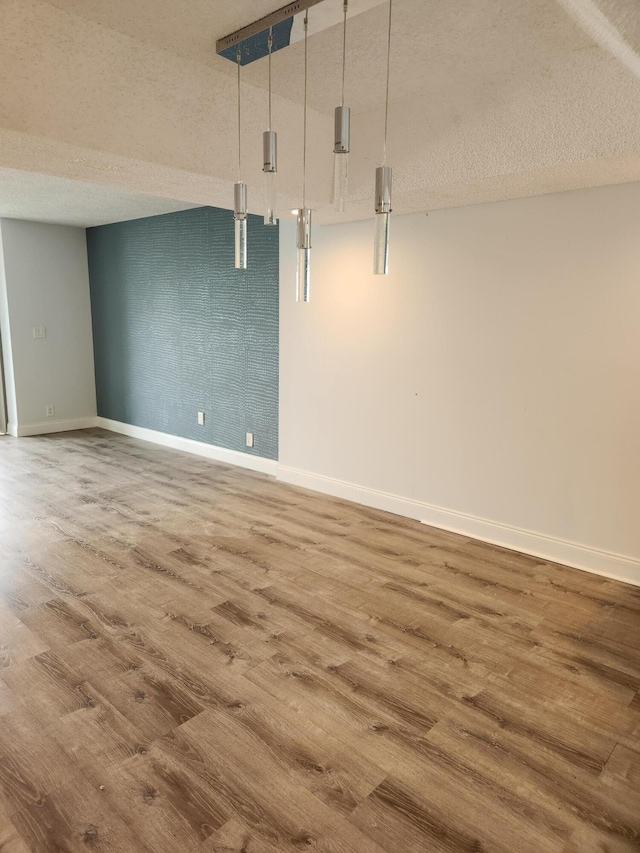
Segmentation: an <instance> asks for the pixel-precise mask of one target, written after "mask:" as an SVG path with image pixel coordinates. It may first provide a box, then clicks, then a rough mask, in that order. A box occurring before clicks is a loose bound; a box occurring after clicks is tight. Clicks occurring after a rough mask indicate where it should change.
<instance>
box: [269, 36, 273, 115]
mask: <svg viewBox="0 0 640 853" xmlns="http://www.w3.org/2000/svg"><path fill="white" fill-rule="evenodd" d="M268 44H269V130H271V51H272V50H273V27H269V40H268Z"/></svg>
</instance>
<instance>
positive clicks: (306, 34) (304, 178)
mask: <svg viewBox="0 0 640 853" xmlns="http://www.w3.org/2000/svg"><path fill="white" fill-rule="evenodd" d="M308 37H309V10H308V9H307V11H306V12H305V13H304V125H303V134H302V207H303V208H306V206H307V69H308V53H309V51H308Z"/></svg>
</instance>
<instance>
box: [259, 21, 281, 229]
mask: <svg viewBox="0 0 640 853" xmlns="http://www.w3.org/2000/svg"><path fill="white" fill-rule="evenodd" d="M268 44H269V129H268V130H265V132H264V133H263V134H262V150H263V165H262V171H263V172H264V205H265V206H264V224H265V225H277V223H278V213H277V209H276V204H277V201H276V196H277V188H276V183H277V177H278V134H277V133H276V132H275V130H272V129H271V53H272V50H273V31H272V29H271V27H269V39H268Z"/></svg>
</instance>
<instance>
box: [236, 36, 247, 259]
mask: <svg viewBox="0 0 640 853" xmlns="http://www.w3.org/2000/svg"><path fill="white" fill-rule="evenodd" d="M241 59H242V55H241V53H240V49H238V52H237V55H236V61H237V63H238V182H237V183H236V184H234V186H233V218H234V220H235V244H236V246H235V249H236V252H235V253H236V263H235V267H236V269H237V270H246V268H247V185H246V184H245V183H243V181H242V169H241V167H242V148H241V138H242V136H241V124H240V118H241V113H240V64H241Z"/></svg>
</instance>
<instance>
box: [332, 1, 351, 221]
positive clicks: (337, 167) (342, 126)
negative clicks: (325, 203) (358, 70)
mask: <svg viewBox="0 0 640 853" xmlns="http://www.w3.org/2000/svg"><path fill="white" fill-rule="evenodd" d="M348 6H349V0H344V5H343V7H342V9H343V13H344V19H343V25H342V101H341V105H340V106H339V107H336V109H335V135H334V146H333V154H334V157H333V163H334V172H333V182H334V183H333V201H334V207H335V211H336V213H344V212H345V211H346V209H347V187H348V183H349V145H350V137H351V110H350V109H349V107H345V105H344V81H345V70H346V65H347V9H348Z"/></svg>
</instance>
